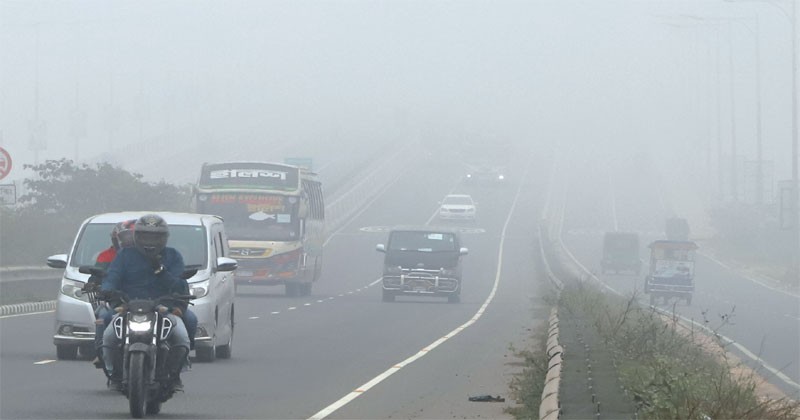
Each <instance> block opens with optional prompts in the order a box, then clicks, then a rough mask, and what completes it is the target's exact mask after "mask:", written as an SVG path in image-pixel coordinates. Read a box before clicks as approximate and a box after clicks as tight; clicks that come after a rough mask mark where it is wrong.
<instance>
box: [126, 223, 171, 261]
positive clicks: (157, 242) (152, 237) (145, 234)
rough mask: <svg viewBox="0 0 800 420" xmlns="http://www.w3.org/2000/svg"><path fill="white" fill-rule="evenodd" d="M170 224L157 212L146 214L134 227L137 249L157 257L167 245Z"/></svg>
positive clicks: (134, 239) (149, 255) (148, 255)
mask: <svg viewBox="0 0 800 420" xmlns="http://www.w3.org/2000/svg"><path fill="white" fill-rule="evenodd" d="M168 238H169V226H167V222H166V221H165V220H164V218H163V217H161V216H159V215H157V214H145V215H144V216H142V217H140V218H139V219H138V220H137V221H136V225H134V227H133V242H134V244H135V246H136V249H138V250H139V252H141V253H142V254H144V255H145V256H146V257H151V258H152V257H155V256H156V255H158V254H160V253H161V250H163V249H164V248H165V247H166V246H167V239H168Z"/></svg>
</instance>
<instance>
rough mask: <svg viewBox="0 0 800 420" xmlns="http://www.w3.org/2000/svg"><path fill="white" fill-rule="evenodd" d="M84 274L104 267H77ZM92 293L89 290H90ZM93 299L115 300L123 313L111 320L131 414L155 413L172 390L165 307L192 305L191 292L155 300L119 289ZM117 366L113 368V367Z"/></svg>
mask: <svg viewBox="0 0 800 420" xmlns="http://www.w3.org/2000/svg"><path fill="white" fill-rule="evenodd" d="M79 271H80V272H82V273H85V274H95V275H98V276H99V277H102V275H104V274H105V273H104V270H102V269H101V268H97V267H93V266H84V267H80V268H79ZM195 272H197V269H194V268H192V269H189V270H187V271H185V272H184V273H183V277H184V278H188V277H191V276H193V275H194V273H195ZM89 293H91V292H89ZM93 293H94V296H93V297H92V299H95V300H105V301H112V300H114V301H118V302H121V303H122V305H114V306H121V307H122V308H123V312H121V313H120V316H118V317H116V318H114V319H113V321H112V324H111V325H112V327H113V329H114V333H115V334H116V336H117V338H118V339H119V341H120V343H121V349H120V350H121V351H122V357H118V358H117V360H115V363H120V362H121V366H119V368H121V370H122V383H123V389H124V391H123V392H124V393H125V394H126V396H127V397H128V405H129V408H130V413H131V416H132V417H134V418H142V417H143V416H144V415H145V414H158V413H159V412H160V411H161V404H162V403H164V402H166V401H167V400H169V399H170V398H172V395H174V393H175V391H174V389H173V388H172V386H171V378H170V375H169V373H168V370H167V357H168V355H169V349H170V347H169V343H168V342H167V339H168V338H169V336H170V333H171V332H172V328H173V323H172V321H171V320H170V319H169V318H168V317H166V316H164V315H165V314H166V308H167V306H169V305H171V304H173V303H176V302H178V303H186V304H191V302H190V301H191V300H192V299H194V298H195V297H194V296H192V295H166V296H161V297H158V298H156V299H129V298H128V296H126V295H125V294H124V293H121V292H116V291H115V292H105V293H103V292H99V291H94V292H93ZM115 369H116V367H115Z"/></svg>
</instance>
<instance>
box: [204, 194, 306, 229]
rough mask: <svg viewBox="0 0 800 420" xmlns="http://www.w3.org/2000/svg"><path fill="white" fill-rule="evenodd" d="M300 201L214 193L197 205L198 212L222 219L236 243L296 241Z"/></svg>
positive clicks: (259, 195) (281, 196) (275, 195)
mask: <svg viewBox="0 0 800 420" xmlns="http://www.w3.org/2000/svg"><path fill="white" fill-rule="evenodd" d="M298 201H299V200H298V198H297V197H296V196H284V195H279V194H258V193H213V194H208V195H204V196H203V198H201V199H200V200H199V201H198V211H200V212H201V213H207V214H215V215H218V216H222V218H223V219H225V229H226V230H227V231H228V237H229V238H230V239H233V240H249V241H296V240H298V239H299V238H300V222H299V218H298V217H297V209H298Z"/></svg>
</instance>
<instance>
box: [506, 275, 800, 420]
mask: <svg viewBox="0 0 800 420" xmlns="http://www.w3.org/2000/svg"><path fill="white" fill-rule="evenodd" d="M558 305H559V312H560V313H564V312H565V311H574V312H578V311H582V312H584V313H587V314H589V315H590V319H593V320H594V322H593V327H594V328H595V329H596V330H597V331H598V333H599V334H600V336H601V337H602V340H603V341H604V342H605V344H606V345H607V346H608V348H609V349H610V350H611V351H612V352H613V358H614V367H615V368H616V371H617V374H618V376H619V380H620V383H621V384H622V386H623V387H624V389H625V393H626V394H627V395H628V396H630V398H631V400H632V401H633V402H634V404H635V406H636V407H637V418H641V419H776V420H784V419H786V420H790V419H791V420H796V419H798V418H800V402H798V401H794V400H791V399H788V398H785V397H767V396H763V395H760V392H759V386H760V385H762V384H763V382H764V379H762V378H761V377H760V376H759V375H758V374H757V373H756V372H754V371H753V370H752V369H749V368H748V367H747V366H745V365H744V364H743V363H742V362H740V361H738V359H736V358H735V357H730V356H729V354H728V353H727V352H726V349H725V345H724V344H723V343H722V342H721V341H720V340H718V339H717V338H716V337H713V336H709V335H707V334H703V333H700V332H698V331H693V330H691V329H687V328H686V327H684V326H682V324H680V323H678V321H677V317H672V318H670V317H665V316H664V315H662V314H660V313H659V312H657V311H655V310H654V309H653V308H650V307H642V306H640V305H639V304H638V303H637V302H636V296H631V297H629V298H622V297H619V296H614V295H608V294H604V293H603V292H602V291H600V290H599V289H597V288H595V287H593V286H590V285H587V284H581V285H578V286H568V287H566V288H565V289H564V290H563V291H562V293H561V295H560V298H559V300H558ZM729 317H730V315H727V316H726V315H723V316H722V317H721V322H720V325H719V326H717V330H716V331H718V330H719V329H720V328H724V326H725V324H726V322H727V319H728V318H729ZM709 323H710V322H709V321H706V324H709ZM712 329H713V328H712ZM546 342H547V337H546V329H544V331H538V332H536V333H535V336H534V339H533V345H532V347H531V348H530V349H513V348H512V351H513V352H514V354H515V355H516V356H517V357H518V358H520V359H521V361H522V364H523V365H524V367H523V369H522V371H521V372H520V373H518V374H517V375H516V376H515V377H514V378H513V379H512V381H511V383H510V385H509V387H510V390H511V396H512V398H514V399H516V402H517V404H518V405H517V406H515V407H511V408H508V409H506V412H507V413H508V414H510V415H512V416H514V417H515V418H516V419H531V418H538V416H539V405H540V403H541V395H542V391H543V388H544V379H545V376H546V374H547V354H546V348H545V347H546ZM568 351H569V349H568V348H566V349H565V352H568Z"/></svg>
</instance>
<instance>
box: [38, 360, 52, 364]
mask: <svg viewBox="0 0 800 420" xmlns="http://www.w3.org/2000/svg"><path fill="white" fill-rule="evenodd" d="M53 362H55V360H40V361H38V362H36V363H34V365H46V364H49V363H53Z"/></svg>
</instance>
